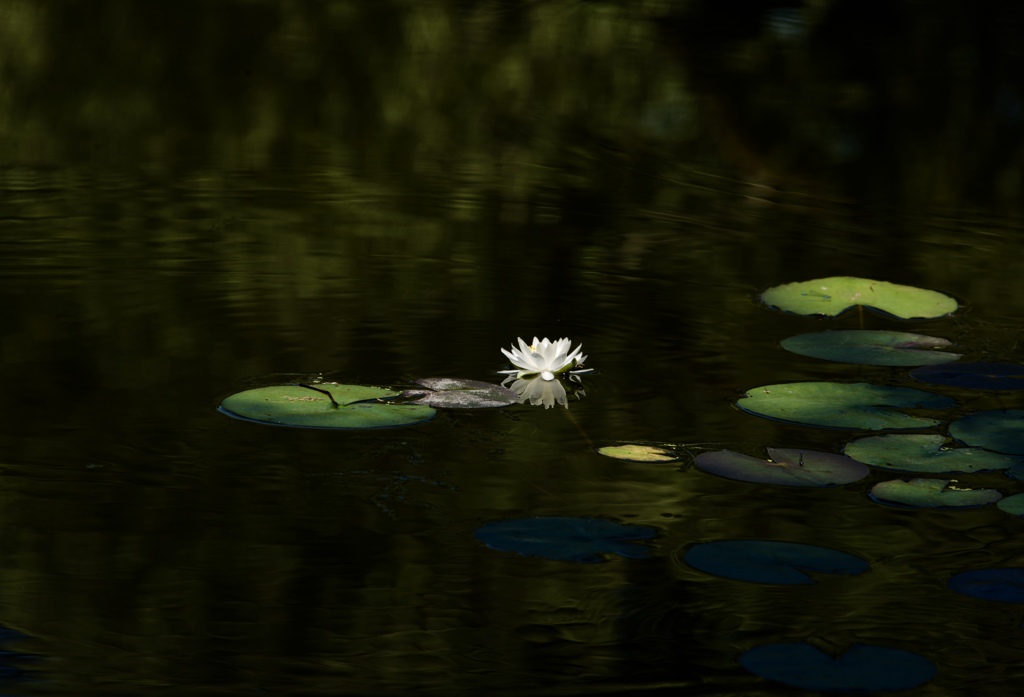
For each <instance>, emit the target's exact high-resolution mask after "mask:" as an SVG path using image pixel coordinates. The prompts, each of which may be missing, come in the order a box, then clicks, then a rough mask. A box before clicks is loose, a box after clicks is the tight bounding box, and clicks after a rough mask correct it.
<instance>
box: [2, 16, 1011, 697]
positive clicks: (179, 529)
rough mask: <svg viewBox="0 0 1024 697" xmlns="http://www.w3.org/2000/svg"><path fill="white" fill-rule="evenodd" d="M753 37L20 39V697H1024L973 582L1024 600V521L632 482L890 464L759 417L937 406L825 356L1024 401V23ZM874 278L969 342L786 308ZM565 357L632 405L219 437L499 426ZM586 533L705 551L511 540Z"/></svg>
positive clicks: (357, 22) (339, 26) (140, 30)
mask: <svg viewBox="0 0 1024 697" xmlns="http://www.w3.org/2000/svg"><path fill="white" fill-rule="evenodd" d="M725 4H726V3H712V2H708V3H706V4H705V3H699V2H696V1H694V2H675V3H673V2H668V1H667V0H666V1H662V2H655V1H650V0H648V1H644V2H633V3H613V2H607V3H606V2H580V1H574V0H547V1H537V2H511V1H509V2H497V1H492V2H486V1H479V2H471V1H469V0H464V1H461V2H455V1H452V2H443V1H441V0H436V1H427V0H421V1H419V2H415V1H412V0H408V1H394V2H374V3H359V2H324V3H298V2H295V3H292V2H284V1H283V0H281V1H280V2H219V3H200V2H177V3H174V4H173V5H171V4H164V3H161V4H160V7H154V6H151V5H150V4H148V3H133V2H115V1H114V0H105V1H103V2H90V3H85V2H56V1H53V2H50V1H46V0H33V1H32V2H27V1H24V2H16V1H8V2H5V3H3V4H2V5H0V75H2V76H3V79H2V85H3V87H2V88H0V307H2V308H3V330H2V332H0V361H2V362H0V371H2V372H0V385H2V390H0V392H2V395H3V396H2V398H0V409H2V411H0V551H2V555H0V626H3V627H7V628H10V629H12V630H15V631H16V632H17V633H18V634H19V635H21V637H22V638H21V639H20V640H16V639H11V640H10V641H9V642H7V643H5V644H3V645H2V646H0V648H5V649H7V650H9V651H11V652H12V654H13V655H12V656H10V657H8V660H7V661H6V663H7V664H9V665H10V666H11V670H10V675H9V676H8V677H7V678H6V682H5V683H4V684H3V692H4V693H5V694H36V693H44V694H60V695H64V694H66V695H71V694H103V695H148V694H182V693H185V692H189V693H198V694H203V693H208V694H295V695H306V694H308V695H342V694H344V695H360V694H376V695H405V694H412V693H426V694H440V695H448V694H459V693H463V692H465V693H470V692H473V693H475V694H481V693H486V694H524V693H526V692H527V691H529V692H531V693H538V694H559V695H562V694H564V695H576V694H593V693H628V692H632V691H635V692H636V693H638V694H639V693H643V694H666V695H668V694H682V695H718V696H725V695H735V694H745V695H761V694H765V695H767V694H802V693H799V692H794V691H791V690H789V689H788V688H785V687H781V686H778V685H773V684H771V683H768V682H766V681H764V680H762V679H760V678H757V677H755V676H753V675H750V674H748V673H746V672H745V671H744V670H742V669H741V668H740V667H739V665H738V662H737V659H738V656H739V655H740V654H741V653H742V652H743V651H745V650H747V649H749V648H751V647H753V646H757V645H759V644H764V643H769V642H782V641H801V640H811V641H813V642H817V644H818V645H821V646H830V647H836V650H840V649H841V647H843V646H846V645H848V644H850V643H853V642H861V643H877V644H883V645H887V646H894V647H899V648H904V649H907V650H911V651H914V652H916V653H919V654H921V655H923V656H926V657H927V658H929V659H930V660H932V661H933V662H934V663H935V664H936V665H937V666H938V669H939V672H938V675H937V677H936V678H935V679H934V680H933V681H932V682H931V683H929V684H928V685H926V686H924V687H922V688H919V689H918V690H916V691H915V692H914V694H920V695H925V696H928V697H939V696H942V695H951V694H965V693H966V692H965V691H969V692H970V693H971V694H977V695H1005V694H1008V693H1009V691H1012V690H1013V689H1014V688H1015V686H1016V685H1018V684H1019V682H1020V680H1021V678H1022V677H1024V669H1022V667H1021V666H1022V665H1024V663H1022V662H1021V660H1020V659H1021V656H1022V655H1024V630H1022V629H1021V620H1022V618H1024V608H1020V607H1019V606H1016V605H1009V604H1007V605H994V604H990V603H986V602H984V601H981V600H976V599H972V598H968V597H964V596H959V595H955V594H953V593H952V592H950V591H948V590H947V589H946V587H945V583H946V580H947V579H948V578H949V577H950V576H951V575H952V574H954V573H958V572H960V571H964V570H967V569H972V568H983V567H987V566H1013V565H1019V564H1021V563H1022V562H1024V544H1022V543H1021V541H1020V540H1021V531H1022V527H1021V525H1022V523H1021V521H1020V520H1019V519H1016V518H1013V517H1011V516H1009V515H1007V514H1005V513H1002V512H1000V511H998V510H996V509H995V508H994V507H989V508H986V509H978V510H971V511H956V512H944V511H916V510H897V509H891V508H886V507H882V506H880V505H878V504H875V503H872V502H871V501H870V500H869V499H868V498H867V495H866V492H867V490H868V489H869V488H870V486H871V485H872V484H873V483H875V482H877V481H881V480H882V479H886V478H890V477H889V476H887V475H885V473H874V474H872V475H871V476H870V477H869V478H868V479H867V480H864V481H862V482H858V483H855V484H852V485H847V486H844V487H839V488H835V489H813V490H798V489H789V488H779V487H769V486H761V485H754V484H744V483H739V482H731V481H726V480H723V479H718V478H714V477H711V476H709V475H706V474H703V473H701V472H699V471H697V470H695V469H693V468H691V467H690V466H689V459H688V458H686V459H684V460H683V462H682V463H676V464H670V465H645V464H636V463H624V462H620V461H616V460H611V459H607V458H602V457H601V456H599V455H597V454H596V453H594V451H593V446H594V445H602V444H607V443H614V442H619V441H631V440H640V441H657V442H667V443H672V444H676V445H678V446H680V447H681V448H682V449H683V450H684V451H686V452H687V453H691V454H693V453H697V452H701V451H702V450H705V449H713V448H721V447H727V448H732V449H736V450H741V451H744V452H755V451H756V450H757V449H758V448H763V447H764V446H779V447H808V448H809V447H817V448H821V449H826V450H838V449H840V448H841V447H842V445H843V444H844V443H845V442H847V441H848V440H849V439H850V438H852V437H854V435H858V434H850V433H845V432H839V431H826V430H820V429H813V428H802V427H797V426H787V425H782V424H777V423H773V422H769V421H765V420H762V419H758V418H757V417H754V416H750V415H747V414H743V413H741V412H739V411H737V410H735V409H734V408H733V407H732V406H731V402H732V401H734V400H735V399H736V398H737V397H738V396H739V395H741V394H742V393H743V392H744V391H745V390H747V389H749V388H752V387H756V386H758V385H765V384H773V383H781V382H785V381H790V380H806V379H856V380H865V381H877V382H881V383H884V384H899V385H903V384H910V382H909V380H908V379H907V378H906V371H904V370H896V369H888V368H885V369H883V368H866V367H857V366H848V365H842V364H831V363H825V362H823V361H816V360H814V359H809V358H802V357H799V356H796V355H793V354H788V353H786V352H784V351H783V350H782V349H780V348H778V342H779V341H780V340H781V339H783V338H786V337H788V336H792V335H793V334H797V333H801V332H805V331H818V330H822V329H825V328H833V327H835V328H854V327H858V326H861V322H863V324H864V326H867V327H869V328H879V329H905V330H909V331H921V332H923V333H928V334H934V335H937V336H942V337H945V338H948V339H951V340H953V341H955V342H957V343H958V344H959V345H960V347H961V348H962V349H963V351H964V352H965V354H966V359H971V360H992V361H1008V362H1021V359H1022V349H1021V345H1020V342H1021V340H1022V338H1024V330H1022V328H1021V327H1022V325H1021V318H1022V317H1024V295H1022V293H1021V291H1020V283H1021V278H1022V277H1024V253H1022V251H1024V247H1022V241H1024V238H1022V234H1024V229H1022V219H1021V213H1022V201H1024V198H1022V195H1021V194H1022V193H1024V192H1022V190H1021V189H1022V181H1024V180H1022V179H1021V175H1022V167H1024V164H1022V163H1024V159H1022V156H1024V147H1022V141H1021V132H1022V118H1024V116H1022V112H1024V107H1022V105H1024V101H1022V99H1024V89H1022V87H1024V86H1022V84H1021V77H1020V76H1021V75H1022V74H1024V71H1022V70H1021V68H1022V66H1021V57H1020V55H1019V50H1018V49H1017V48H1016V44H1015V43H1014V41H1015V40H1016V39H1015V38H1014V37H1016V36H1018V32H1019V29H1020V28H1021V22H1022V17H1021V15H1020V13H1018V14H1015V15H1009V16H1007V15H987V14H981V13H979V11H977V10H974V9H971V8H973V5H968V4H966V3H964V4H963V5H962V6H961V4H960V3H955V2H950V3H945V4H942V5H941V7H939V6H935V7H929V8H928V9H927V11H926V10H925V9H923V8H919V7H917V6H916V5H915V4H912V3H892V4H888V3H886V4H883V5H884V6H882V5H880V6H879V7H875V4H874V3H867V4H864V3H854V2H842V1H840V0H832V2H825V3H812V4H810V6H809V7H808V8H805V9H804V11H803V12H802V13H800V12H798V11H791V10H785V9H780V8H773V7H772V6H771V3H766V4H765V6H764V7H763V8H761V7H760V6H757V7H755V6H752V5H751V6H747V4H742V6H737V7H736V8H732V9H731V10H729V11H722V7H723V6H724V5H725ZM164 5H166V7H165V6H164ZM667 17H668V19H666V18H667ZM830 275H853V276H866V277H870V278H878V279H884V280H888V281H892V282H896V283H905V284H911V285H916V286H921V287H926V288H932V289H936V290H940V291H943V292H946V293H949V294H952V295H954V296H955V297H957V298H958V299H960V300H961V301H962V302H963V303H964V309H962V310H961V312H960V313H958V314H957V315H956V316H954V317H952V318H948V319H943V320H936V321H930V322H909V323H907V322H895V321H893V320H890V319H885V318H882V317H878V316H874V315H870V314H869V315H865V316H864V317H863V318H859V317H857V316H856V315H854V316H850V317H846V318H841V319H837V320H831V321H828V322H825V321H819V320H813V319H806V318H797V317H788V316H783V315H780V314H778V313H774V312H772V311H770V310H767V309H765V308H763V307H761V306H759V305H758V304H757V303H756V302H755V297H756V294H757V293H758V292H759V291H760V290H763V289H764V288H767V287H769V286H772V285H776V284H779V283H783V282H788V281H794V280H805V279H810V278H815V277H824V276H830ZM534 335H538V336H540V337H544V336H548V337H551V338H557V337H561V336H568V337H571V338H572V339H573V340H574V342H583V345H584V353H586V354H588V355H589V358H588V361H587V365H588V367H593V368H594V369H595V370H596V372H595V373H594V374H593V375H590V376H587V377H585V378H584V387H585V390H586V394H585V396H583V397H582V398H581V399H579V400H578V401H573V402H571V404H570V410H569V414H571V416H572V419H570V418H567V415H566V414H565V412H564V410H562V409H551V410H545V409H542V408H539V407H531V406H525V405H523V406H514V407H510V408H507V409H501V410H491V411H471V412H461V413H455V412H442V413H440V414H439V415H438V416H437V417H436V418H435V419H434V420H432V421H430V422H427V423H425V424H422V425H419V426H415V427H411V428H407V429H397V430H384V431H369V432H350V433H338V432H329V431H312V430H297V429H295V430H293V429H285V428H272V427H265V426H260V425H256V424H252V423H246V422H242V421H238V420H233V419H230V418H227V417H225V416H224V415H222V414H220V413H218V412H217V410H216V407H217V405H218V404H219V402H220V400H221V399H223V398H224V397H225V396H226V395H228V394H231V393H232V392H235V391H238V390H240V389H245V388H247V387H250V386H253V385H255V384H266V383H268V382H274V381H280V382H289V381H293V380H296V379H297V378H298V377H302V378H303V379H312V377H314V376H316V375H318V374H323V375H324V376H325V377H328V378H333V379H337V380H340V381H343V382H351V383H360V384H371V385H404V384H408V383H409V382H411V380H413V379H415V378H417V377H425V376H454V377H463V378H468V379H475V380H488V381H494V382H497V381H498V379H499V378H500V376H499V375H497V372H496V371H498V370H501V369H503V368H505V367H507V364H506V361H505V359H504V357H503V356H502V355H501V353H500V351H499V349H500V348H501V347H506V348H507V347H509V346H510V345H511V344H512V342H513V341H514V340H515V339H516V337H518V336H522V337H524V338H526V339H529V338H532V337H533V336H534ZM952 394H954V396H956V397H957V398H958V399H959V400H960V402H961V404H960V406H959V407H958V409H957V410H956V413H957V414H962V413H967V412H970V411H974V410H979V409H990V408H1020V407H1021V406H1024V405H1022V401H1021V397H1020V396H1019V395H1018V394H1017V393H1011V392H1004V393H988V394H981V393H966V392H955V393H952ZM965 480H969V482H970V483H971V484H972V485H973V484H978V485H982V484H984V485H991V486H996V487H998V488H1000V489H1002V490H1003V491H1004V492H1006V493H1011V492H1017V491H1020V490H1024V487H1021V486H1020V483H1015V482H1012V481H1011V480H1009V479H1007V478H1005V477H1003V476H1002V475H998V474H987V475H973V476H971V477H967V478H965ZM546 515H552V516H582V517H588V516H602V517H607V518H610V519H613V520H616V521H619V522H624V523H638V524H643V525H649V526H654V527H655V528H657V530H658V532H659V535H658V537H657V538H656V539H655V540H653V541H652V542H651V543H650V548H651V555H650V557H649V558H647V559H624V558H621V557H611V558H609V560H608V561H607V562H605V563H601V564H576V563H571V562H561V561H551V560H545V559H538V558H526V557H521V556H518V555H515V554H512V553H507V552H498V551H495V550H492V549H489V548H487V547H485V546H484V545H482V544H481V543H479V542H478V541H477V540H476V539H475V538H474V537H473V532H474V530H476V529H477V528H478V527H479V526H481V525H482V524H484V523H487V522H491V521H495V520H502V519H506V518H519V517H529V516H546ZM735 538H764V539H774V540H785V541H793V542H808V543H814V544H820V545H825V546H829V547H835V548H837V549H842V550H844V551H848V552H851V553H854V554H857V555H859V556H861V557H863V558H864V559H866V560H868V561H869V562H870V563H871V565H872V568H871V570H870V571H869V572H867V573H866V574H864V575H862V576H859V577H842V576H838V577H822V578H821V579H820V582H819V583H817V584H816V585H813V586H807V587H800V588H792V587H783V586H767V585H754V584H747V583H742V582H739V581H728V580H724V579H718V578H714V577H711V576H708V575H705V574H702V573H700V572H698V571H696V570H694V569H691V568H689V567H687V566H685V565H684V564H682V562H680V561H679V560H678V559H677V552H678V551H679V550H681V549H685V547H686V546H687V545H690V544H693V543H695V542H705V541H710V540H719V539H735ZM2 638H3V637H2V636H0V639H2ZM2 678H3V676H0V682H2Z"/></svg>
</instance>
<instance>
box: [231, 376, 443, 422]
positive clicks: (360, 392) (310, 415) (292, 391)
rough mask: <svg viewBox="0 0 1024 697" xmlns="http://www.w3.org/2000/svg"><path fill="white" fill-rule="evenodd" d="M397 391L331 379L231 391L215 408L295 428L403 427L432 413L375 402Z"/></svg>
mask: <svg viewBox="0 0 1024 697" xmlns="http://www.w3.org/2000/svg"><path fill="white" fill-rule="evenodd" d="M398 394H399V393H398V392H394V391H392V390H385V389H382V388H380V387H365V386H363V385H339V384H337V383H320V384H316V385H311V386H308V387H303V386H301V385H275V386H271V387H257V388H255V389H252V390H245V391H244V392H238V393H236V394H233V395H231V396H230V397H227V398H226V399H225V400H224V401H223V402H221V404H220V411H221V412H223V413H224V414H227V415H228V416H233V417H235V418H239V419H244V420H247V421H257V422H259V423H265V424H273V425H275V426H294V427H298V428H386V427H394V426H408V425H411V424H416V423H420V422H421V421H426V420H427V419H430V418H431V417H432V416H434V414H435V413H436V412H435V411H434V410H433V409H431V408H430V407H428V406H423V405H419V404H389V403H387V402H379V401H376V400H378V399H386V398H390V397H396V396H398ZM332 399H333V400H334V402H335V404H332V403H331V400H332Z"/></svg>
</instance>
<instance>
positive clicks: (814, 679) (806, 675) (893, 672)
mask: <svg viewBox="0 0 1024 697" xmlns="http://www.w3.org/2000/svg"><path fill="white" fill-rule="evenodd" d="M740 665H742V666H743V667H744V668H746V669H747V670H749V671H750V672H751V673H754V674H755V675H760V676H761V677H762V678H768V679H769V680H774V681H776V682H781V683H783V684H786V685H790V686H792V687H799V688H802V689H805V690H820V691H822V692H866V693H874V692H890V691H896V690H909V689H911V688H914V687H917V686H919V685H923V684H924V683H926V682H928V681H929V680H931V679H932V678H934V677H935V674H936V672H937V670H936V668H935V664H934V663H932V662H931V661H929V660H928V659H927V658H925V657H924V656H919V655H917V654H916V653H911V652H910V651H904V650H902V649H892V648H888V647H885V646H873V645H869V644H853V645H852V646H850V648H849V649H847V650H846V652H845V653H843V654H842V655H840V656H837V657H832V656H829V655H828V654H827V653H825V652H824V651H821V650H820V649H817V648H815V647H814V646H811V645H810V644H806V643H802V642H800V643H795V644H765V645H763V646H755V647H754V648H752V649H750V650H749V651H747V652H746V653H744V654H743V655H742V656H740Z"/></svg>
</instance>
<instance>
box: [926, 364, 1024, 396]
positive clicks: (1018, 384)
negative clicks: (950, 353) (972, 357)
mask: <svg viewBox="0 0 1024 697" xmlns="http://www.w3.org/2000/svg"><path fill="white" fill-rule="evenodd" d="M910 377H912V378H914V379H915V380H920V381H921V382H927V383H929V384H932V385H944V386H946V387H961V388H965V389H970V390H1007V391H1008V390H1024V365H1017V364H1015V363H956V364H954V365H944V366H935V365H930V366H925V367H923V368H916V369H914V370H911V371H910Z"/></svg>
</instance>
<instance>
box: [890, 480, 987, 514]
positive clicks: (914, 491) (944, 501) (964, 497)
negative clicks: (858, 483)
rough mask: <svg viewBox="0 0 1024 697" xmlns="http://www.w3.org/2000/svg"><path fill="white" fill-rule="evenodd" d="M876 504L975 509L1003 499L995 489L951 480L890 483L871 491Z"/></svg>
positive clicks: (893, 481)
mask: <svg viewBox="0 0 1024 697" xmlns="http://www.w3.org/2000/svg"><path fill="white" fill-rule="evenodd" d="M870 496H871V498H872V499H874V500H875V501H877V502H878V503H887V504H893V505H898V506H909V507H911V508H976V507H978V506H987V505H988V504H990V503H995V502H996V501H998V500H999V499H1001V498H1003V495H1002V494H1000V493H999V492H998V491H997V490H995V489H971V488H969V487H965V486H961V485H960V484H959V483H958V482H957V480H955V479H927V478H917V479H911V480H909V481H908V480H903V479H891V480H889V481H886V482H879V483H878V484H875V485H874V486H873V487H871V492H870Z"/></svg>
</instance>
